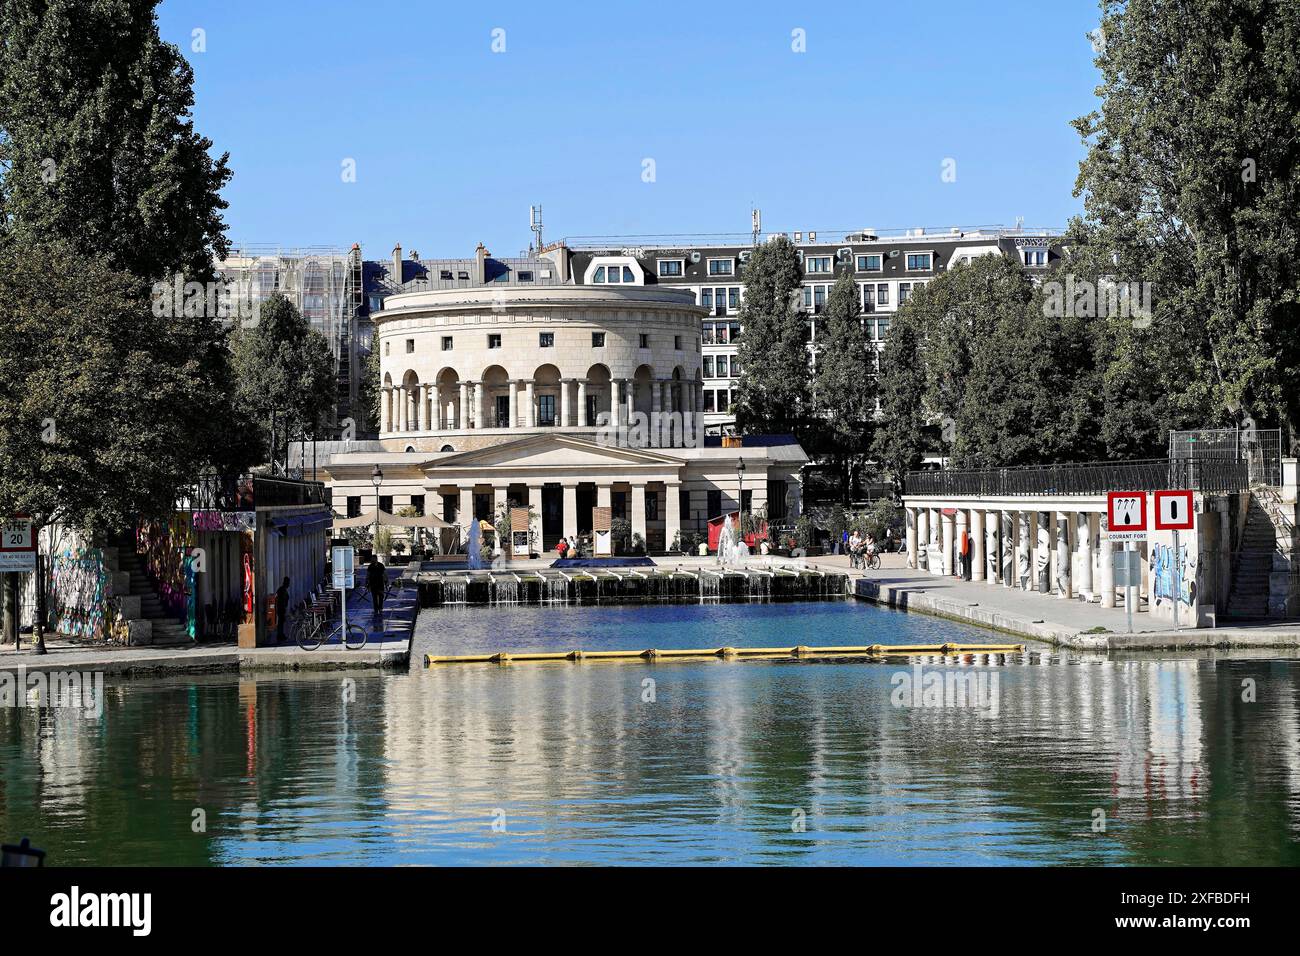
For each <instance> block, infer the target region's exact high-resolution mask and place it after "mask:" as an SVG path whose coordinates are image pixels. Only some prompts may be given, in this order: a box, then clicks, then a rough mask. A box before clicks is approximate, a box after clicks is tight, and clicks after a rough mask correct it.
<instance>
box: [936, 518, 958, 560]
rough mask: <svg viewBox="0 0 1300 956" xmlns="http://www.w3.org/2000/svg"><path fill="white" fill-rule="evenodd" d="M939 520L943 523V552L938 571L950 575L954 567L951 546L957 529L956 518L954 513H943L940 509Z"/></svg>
mask: <svg viewBox="0 0 1300 956" xmlns="http://www.w3.org/2000/svg"><path fill="white" fill-rule="evenodd" d="M939 520H940V521H941V522H942V523H943V553H942V555H941V556H940V559H939V564H940V569H939V573H940V574H946V575H951V574H952V572H953V567H954V565H953V560H952V548H953V538H954V537H955V536H956V531H957V519H956V516H955V515H949V514H943V512H942V511H941V512H940V518H939Z"/></svg>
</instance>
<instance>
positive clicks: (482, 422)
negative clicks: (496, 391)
mask: <svg viewBox="0 0 1300 956" xmlns="http://www.w3.org/2000/svg"><path fill="white" fill-rule="evenodd" d="M474 397H475V403H474V415H475V421H474V425H475V427H477V428H490V427H492V419H491V418H490V417H489V415H488V412H489V408H488V390H487V382H475V383H474Z"/></svg>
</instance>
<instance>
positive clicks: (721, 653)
mask: <svg viewBox="0 0 1300 956" xmlns="http://www.w3.org/2000/svg"><path fill="white" fill-rule="evenodd" d="M1024 649H1025V645H1023V644H868V645H863V646H853V647H806V646H804V645H803V644H800V645H799V646H798V647H716V648H714V647H686V648H677V649H673V650H663V649H660V648H656V647H651V648H648V649H647V650H644V651H581V650H578V651H520V652H518V653H515V654H508V653H499V654H455V655H447V656H439V655H437V654H425V655H424V666H425V667H431V666H432V665H434V664H513V663H522V662H526V661H632V660H643V661H654V660H667V659H672V658H691V657H694V658H703V657H719V658H723V659H729V658H737V657H794V658H803V657H900V656H911V655H913V654H942V655H948V656H951V655H955V654H1008V653H1014V652H1017V651H1023V650H1024Z"/></svg>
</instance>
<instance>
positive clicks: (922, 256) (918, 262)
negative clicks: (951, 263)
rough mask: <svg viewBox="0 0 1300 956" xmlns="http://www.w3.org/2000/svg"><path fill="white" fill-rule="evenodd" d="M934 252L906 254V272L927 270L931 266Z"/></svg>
mask: <svg viewBox="0 0 1300 956" xmlns="http://www.w3.org/2000/svg"><path fill="white" fill-rule="evenodd" d="M933 263H934V254H933V253H930V252H909V253H908V254H907V271H908V272H929V271H930V269H931V268H933Z"/></svg>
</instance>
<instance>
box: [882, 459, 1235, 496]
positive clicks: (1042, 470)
mask: <svg viewBox="0 0 1300 956" xmlns="http://www.w3.org/2000/svg"><path fill="white" fill-rule="evenodd" d="M1249 487H1250V476H1249V466H1248V464H1247V463H1246V462H1244V461H1230V460H1222V459H1167V458H1151V459H1142V460H1137V461H1105V462H1077V463H1060V464H1052V465H1026V466H1021V467H1015V468H971V469H950V470H942V471H911V472H908V473H907V474H906V476H904V479H903V494H904V495H985V496H989V495H1052V496H1068V495H1100V494H1105V493H1106V492H1108V491H1159V490H1162V489H1166V488H1190V489H1193V490H1196V491H1211V492H1223V493H1231V492H1239V491H1246V490H1248V489H1249Z"/></svg>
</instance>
